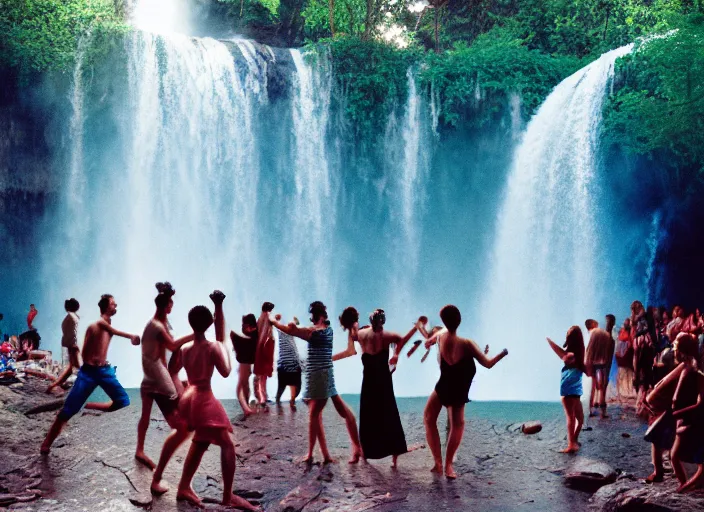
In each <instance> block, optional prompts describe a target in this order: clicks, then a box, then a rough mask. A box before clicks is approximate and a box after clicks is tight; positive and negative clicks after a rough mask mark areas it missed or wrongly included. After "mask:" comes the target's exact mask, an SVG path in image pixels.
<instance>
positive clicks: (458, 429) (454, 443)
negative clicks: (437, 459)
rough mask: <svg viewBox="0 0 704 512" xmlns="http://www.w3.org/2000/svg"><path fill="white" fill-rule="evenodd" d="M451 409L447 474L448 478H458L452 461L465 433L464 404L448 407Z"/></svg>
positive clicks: (446, 457)
mask: <svg viewBox="0 0 704 512" xmlns="http://www.w3.org/2000/svg"><path fill="white" fill-rule="evenodd" d="M448 410H449V411H450V439H449V440H448V442H447V453H446V454H445V476H446V477H447V478H457V473H455V468H454V467H453V465H452V463H453V462H454V460H455V453H457V448H459V446H460V443H461V442H462V436H463V434H464V404H462V405H460V406H452V407H448Z"/></svg>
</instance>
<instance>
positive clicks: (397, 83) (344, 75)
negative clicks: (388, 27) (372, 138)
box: [326, 37, 418, 135]
mask: <svg viewBox="0 0 704 512" xmlns="http://www.w3.org/2000/svg"><path fill="white" fill-rule="evenodd" d="M326 43H327V47H329V51H330V55H331V61H332V68H333V76H334V77H335V80H336V81H337V84H338V86H339V90H340V91H342V92H343V96H344V105H345V114H346V117H347V119H349V120H350V121H351V122H352V123H353V126H354V130H355V131H356V132H357V133H366V134H372V135H373V134H375V133H379V130H382V129H383V128H384V125H385V123H386V120H387V118H388V115H389V113H390V112H391V110H392V109H393V108H394V106H396V105H398V104H400V102H402V101H404V100H405V99H406V95H407V94H408V83H407V78H406V72H407V70H408V67H409V66H410V65H412V64H413V62H415V61H416V60H417V58H418V54H417V52H415V51H413V50H403V49H398V48H394V47H393V46H390V45H387V44H384V43H382V42H379V41H374V40H372V41H362V40H361V39H359V38H356V37H338V38H335V39H334V40H328V41H326Z"/></svg>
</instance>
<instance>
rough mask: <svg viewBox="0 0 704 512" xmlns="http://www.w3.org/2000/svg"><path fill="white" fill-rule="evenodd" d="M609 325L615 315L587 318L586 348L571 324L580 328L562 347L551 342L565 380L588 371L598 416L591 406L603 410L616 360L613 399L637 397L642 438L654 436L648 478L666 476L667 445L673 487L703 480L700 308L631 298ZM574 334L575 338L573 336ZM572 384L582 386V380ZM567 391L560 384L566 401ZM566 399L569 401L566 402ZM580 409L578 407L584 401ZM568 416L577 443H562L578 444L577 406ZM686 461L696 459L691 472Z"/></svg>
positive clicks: (703, 360)
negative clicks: (623, 314)
mask: <svg viewBox="0 0 704 512" xmlns="http://www.w3.org/2000/svg"><path fill="white" fill-rule="evenodd" d="M614 325H615V319H614V317H613V315H607V317H606V329H599V328H598V324H597V322H596V321H595V320H587V322H586V327H587V330H588V331H589V343H588V345H587V347H586V349H585V348H584V344H583V343H582V344H581V348H580V343H579V341H581V336H579V335H577V333H576V332H573V330H574V329H577V330H578V328H576V327H574V328H572V329H571V330H570V332H568V339H567V342H566V343H565V349H564V350H563V351H562V352H560V351H559V350H556V351H557V352H558V355H561V357H563V360H565V362H566V365H565V369H563V382H564V381H565V379H566V377H565V373H564V372H570V371H571V372H573V373H574V372H575V371H576V372H578V373H579V371H580V370H581V371H583V372H584V373H586V375H588V376H590V377H592V391H591V393H590V401H589V405H590V410H589V414H590V416H595V415H596V413H595V411H594V409H595V408H601V415H602V417H608V416H607V415H606V390H607V386H608V383H609V376H612V377H613V376H614V374H613V373H612V372H611V366H612V365H611V362H612V361H613V360H615V362H616V366H617V372H615V373H616V375H615V377H616V382H615V388H616V389H615V390H616V393H615V397H616V400H617V401H619V402H621V403H622V404H623V403H624V402H625V401H627V400H628V399H629V398H634V399H635V407H636V412H637V414H638V415H639V416H641V417H643V418H647V419H648V425H649V428H648V430H647V432H646V435H645V440H646V441H648V442H649V443H651V444H652V448H651V453H652V463H653V467H654V471H653V473H652V474H651V475H649V476H648V477H647V478H646V482H647V483H654V482H661V481H663V479H664V472H665V469H664V464H663V457H664V454H665V453H668V452H669V456H670V462H671V465H672V469H673V472H674V474H675V476H676V478H677V479H678V481H679V484H680V485H679V488H678V490H679V491H687V490H690V489H694V488H696V487H700V486H701V485H702V484H704V373H702V371H701V369H702V368H704V317H703V316H702V312H701V311H700V310H699V309H698V308H697V309H691V310H688V309H686V308H684V307H682V306H679V305H677V306H675V307H674V308H672V310H668V309H667V308H665V307H659V308H656V307H652V306H649V307H647V308H645V307H643V304H642V303H641V302H639V301H634V302H633V303H632V304H631V315H630V316H629V317H628V318H626V319H625V320H624V322H623V324H622V326H621V328H620V329H619V331H618V334H615V333H614ZM571 334H572V335H573V336H572V338H574V339H575V340H576V341H574V340H572V338H571V337H570V336H571ZM577 338H579V339H577ZM553 348H554V347H553ZM582 360H583V363H582V362H581V361H582ZM567 377H569V375H567ZM575 382H576V380H575ZM568 387H569V386H568ZM565 389H567V388H565ZM575 389H576V388H575ZM577 391H579V394H581V385H580V386H579V388H578V389H577ZM570 393H571V392H569V390H567V392H565V391H564V390H563V393H562V396H563V402H569V400H570V399H572V400H573V401H574V399H573V398H572V397H573V395H572V394H570ZM577 400H578V397H577ZM568 405H569V404H567V403H566V405H565V409H566V410H568ZM573 409H575V410H576V409H577V406H576V405H573V406H572V408H570V409H569V410H570V411H571V410H573ZM578 409H579V410H581V406H580V407H578ZM568 412H569V411H568ZM572 416H574V417H573V418H572V420H573V422H572V423H570V422H569V419H568V433H572V436H571V437H572V440H573V441H574V443H573V444H572V445H571V446H568V449H567V450H565V451H576V450H578V443H577V441H576V440H577V438H578V436H579V429H581V422H580V418H581V413H580V412H579V411H576V412H575V413H574V414H573V415H572ZM568 418H570V415H569V414H568ZM571 425H576V426H572V427H571ZM684 462H687V463H691V464H696V465H697V466H698V469H697V471H696V473H695V474H694V475H693V476H691V477H688V476H687V473H686V470H685V466H684V465H683V463H684Z"/></svg>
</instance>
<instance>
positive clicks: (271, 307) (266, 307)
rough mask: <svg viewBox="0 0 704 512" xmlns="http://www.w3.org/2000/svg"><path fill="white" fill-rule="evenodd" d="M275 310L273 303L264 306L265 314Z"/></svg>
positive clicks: (266, 303)
mask: <svg viewBox="0 0 704 512" xmlns="http://www.w3.org/2000/svg"><path fill="white" fill-rule="evenodd" d="M273 310H274V304H272V303H271V302H265V303H264V304H262V311H264V312H265V313H270V312H272V311H273Z"/></svg>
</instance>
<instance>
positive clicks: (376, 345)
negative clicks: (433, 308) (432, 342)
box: [333, 307, 420, 468]
mask: <svg viewBox="0 0 704 512" xmlns="http://www.w3.org/2000/svg"><path fill="white" fill-rule="evenodd" d="M358 319H359V313H357V310H356V309H355V308H353V307H349V308H347V309H345V311H344V312H343V313H342V316H340V323H341V324H342V326H343V328H345V329H346V330H347V331H348V333H349V338H348V347H347V350H345V351H344V352H341V353H340V354H336V355H335V356H333V360H338V359H342V358H344V357H349V356H352V355H355V354H356V353H357V351H356V350H355V348H354V342H355V341H357V342H359V344H360V346H361V348H362V364H364V377H363V379H362V393H361V396H360V401H359V438H360V441H361V443H362V451H363V452H364V457H365V458H366V459H383V458H384V457H388V456H392V457H393V467H394V468H395V467H396V462H397V458H398V456H399V455H401V454H403V453H406V452H407V451H409V450H408V447H407V446H406V436H405V434H404V432H403V426H402V425H401V417H400V416H399V413H398V407H397V406H396V396H395V395H394V384H393V381H392V379H391V370H390V367H393V366H396V364H398V354H399V353H400V352H401V349H402V348H403V346H404V345H405V344H406V342H408V340H409V339H411V336H413V335H414V334H415V332H416V331H417V330H418V324H416V325H415V326H414V327H413V328H412V329H411V330H410V331H408V333H407V334H406V335H405V336H401V335H400V334H396V333H393V332H388V331H384V323H385V322H386V315H385V313H384V310H383V309H377V310H376V311H374V313H372V314H371V316H370V317H369V321H370V322H371V326H365V327H362V328H361V329H360V328H359V326H358ZM418 323H420V320H419V322H418ZM391 345H394V346H395V349H394V354H393V355H392V357H391V358H390V359H389V347H390V346H391Z"/></svg>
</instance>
